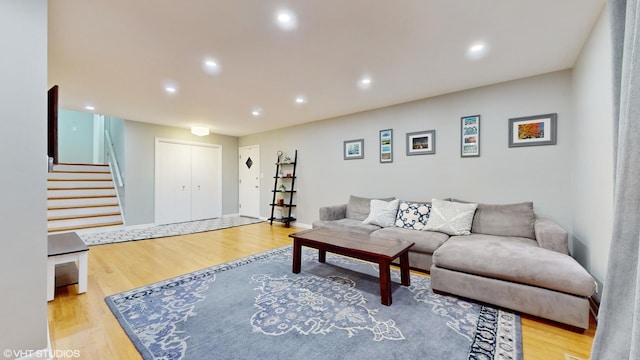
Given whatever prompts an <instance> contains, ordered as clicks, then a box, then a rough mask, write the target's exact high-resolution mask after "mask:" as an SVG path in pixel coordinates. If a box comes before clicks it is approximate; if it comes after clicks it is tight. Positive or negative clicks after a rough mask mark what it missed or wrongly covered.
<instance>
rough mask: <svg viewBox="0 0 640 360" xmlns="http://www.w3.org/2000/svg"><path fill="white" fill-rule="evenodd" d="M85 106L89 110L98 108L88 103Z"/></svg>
mask: <svg viewBox="0 0 640 360" xmlns="http://www.w3.org/2000/svg"><path fill="white" fill-rule="evenodd" d="M84 108H85V109H87V110H89V111H93V110H95V109H96V108H95V107H93V106H91V105H87V106H85V107H84Z"/></svg>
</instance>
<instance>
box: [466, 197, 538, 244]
mask: <svg viewBox="0 0 640 360" xmlns="http://www.w3.org/2000/svg"><path fill="white" fill-rule="evenodd" d="M535 221H536V215H535V213H534V212H533V203H532V202H523V203H518V204H505V205H492V204H478V208H477V209H476V214H475V216H474V217H473V224H472V226H471V232H472V233H476V234H486V235H497V236H517V237H524V238H528V239H533V240H535V239H536V234H535V231H534V228H533V226H534V224H535Z"/></svg>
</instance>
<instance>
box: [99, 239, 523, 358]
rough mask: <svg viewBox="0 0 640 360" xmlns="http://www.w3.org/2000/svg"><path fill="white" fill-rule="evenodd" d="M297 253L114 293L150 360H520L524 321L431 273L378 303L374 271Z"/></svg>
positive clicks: (121, 316) (280, 252) (395, 276)
mask: <svg viewBox="0 0 640 360" xmlns="http://www.w3.org/2000/svg"><path fill="white" fill-rule="evenodd" d="M291 252H292V249H291V246H286V247H283V248H279V249H275V250H271V251H268V252H265V253H261V254H258V255H254V256H250V257H247V258H243V259H240V260H236V261H232V262H229V263H226V264H222V265H218V266H213V267H211V268H207V269H203V270H199V271H196V272H193V273H190V274H186V275H182V276H178V277H176V278H173V279H169V280H165V281H161V282H158V283H155V284H151V285H148V286H144V287H141V288H137V289H133V290H130V291H126V292H123V293H120V294H116V295H112V296H109V297H107V298H106V302H107V304H108V305H109V307H110V308H111V310H112V312H113V314H114V315H115V316H116V318H117V319H118V321H119V322H120V324H121V326H122V327H123V329H124V330H125V332H126V333H127V334H128V336H129V337H130V338H131V341H132V342H133V343H134V345H135V346H136V348H137V349H138V351H140V354H141V355H142V357H143V358H144V359H305V360H310V359H337V358H340V359H370V358H385V359H447V360H450V359H522V340H521V339H522V336H521V325H520V316H518V315H516V314H513V313H511V312H508V311H504V310H500V309H494V308H491V307H488V306H484V305H480V304H476V303H473V302H471V301H468V300H464V299H460V298H457V297H454V296H444V295H438V294H434V293H433V291H432V290H431V287H430V280H429V278H428V277H426V276H421V275H417V274H411V286H409V287H405V286H401V285H400V284H399V282H400V274H399V271H396V270H392V274H391V277H392V280H393V281H394V284H393V285H392V294H393V304H392V305H391V306H384V305H381V304H380V285H379V279H378V267H377V265H376V264H371V263H366V262H361V261H357V260H352V259H349V258H345V257H341V256H335V255H332V254H327V262H326V263H325V264H321V263H318V262H317V256H318V253H317V251H316V250H313V249H306V248H303V263H302V272H301V273H300V274H293V273H292V272H291V266H292V259H291Z"/></svg>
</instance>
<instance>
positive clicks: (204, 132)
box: [191, 125, 209, 136]
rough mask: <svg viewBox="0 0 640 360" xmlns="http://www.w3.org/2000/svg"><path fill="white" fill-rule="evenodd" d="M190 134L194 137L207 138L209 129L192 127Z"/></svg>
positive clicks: (197, 126)
mask: <svg viewBox="0 0 640 360" xmlns="http://www.w3.org/2000/svg"><path fill="white" fill-rule="evenodd" d="M191 133H192V134H193V135H196V136H207V135H209V128H208V127H205V126H199V125H196V126H192V127H191Z"/></svg>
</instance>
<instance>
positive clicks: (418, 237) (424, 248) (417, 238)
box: [371, 227, 449, 254]
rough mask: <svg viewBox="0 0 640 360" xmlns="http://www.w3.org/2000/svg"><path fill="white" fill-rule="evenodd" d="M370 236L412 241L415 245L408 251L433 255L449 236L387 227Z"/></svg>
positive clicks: (433, 232)
mask: <svg viewBox="0 0 640 360" xmlns="http://www.w3.org/2000/svg"><path fill="white" fill-rule="evenodd" d="M371 236H374V237H379V238H383V239H391V240H406V241H413V242H415V243H416V244H415V245H413V246H412V247H411V249H410V251H412V252H422V253H427V254H433V252H434V251H435V250H436V249H437V248H438V247H439V246H440V245H442V244H444V242H445V241H447V239H448V238H449V235H447V234H443V233H441V232H436V231H419V230H411V229H404V228H398V227H388V228H383V229H380V230H376V231H374V232H373V233H371Z"/></svg>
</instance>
